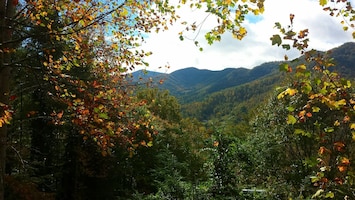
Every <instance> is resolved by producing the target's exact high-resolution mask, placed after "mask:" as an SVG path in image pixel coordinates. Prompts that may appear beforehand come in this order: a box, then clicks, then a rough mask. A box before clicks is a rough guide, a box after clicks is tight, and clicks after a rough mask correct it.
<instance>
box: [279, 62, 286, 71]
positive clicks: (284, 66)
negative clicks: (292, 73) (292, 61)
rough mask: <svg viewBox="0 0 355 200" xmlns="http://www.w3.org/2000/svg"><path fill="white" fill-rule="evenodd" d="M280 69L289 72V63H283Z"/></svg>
mask: <svg viewBox="0 0 355 200" xmlns="http://www.w3.org/2000/svg"><path fill="white" fill-rule="evenodd" d="M279 69H280V71H282V72H287V71H288V64H287V63H281V64H280V67H279Z"/></svg>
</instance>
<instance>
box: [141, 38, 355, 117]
mask: <svg viewBox="0 0 355 200" xmlns="http://www.w3.org/2000/svg"><path fill="white" fill-rule="evenodd" d="M329 52H330V55H329V57H332V58H334V61H335V64H336V67H335V68H333V70H336V71H338V72H339V73H340V75H342V76H344V77H346V78H352V79H353V78H354V77H355V43H353V42H349V43H345V44H343V45H341V46H339V47H337V48H334V49H331V50H329ZM319 53H320V54H323V53H324V52H319ZM302 59H304V58H303V57H300V58H298V59H295V61H294V62H292V65H293V66H296V65H297V60H302ZM282 62H284V61H279V62H267V63H263V64H261V65H259V66H256V67H254V68H252V69H245V68H236V69H235V68H227V69H224V70H221V71H210V70H200V69H197V68H194V67H189V68H185V69H181V70H177V71H175V72H172V73H171V74H164V73H157V72H150V71H147V73H145V75H144V76H145V78H148V77H149V78H152V79H153V80H157V81H156V82H160V80H164V83H163V84H157V86H158V87H160V88H162V89H167V90H169V92H170V94H171V95H173V96H175V97H176V98H177V99H178V100H179V102H180V103H181V104H182V111H183V114H184V115H185V116H189V117H196V118H198V119H200V120H209V119H211V118H213V117H217V118H221V117H229V118H231V117H232V118H233V119H234V120H235V121H239V120H241V118H243V117H245V116H246V115H248V113H249V111H250V110H252V109H253V108H255V107H256V106H257V105H259V104H260V102H262V101H264V100H265V99H266V98H267V95H268V94H270V92H272V91H273V88H274V87H276V86H277V85H279V84H280V81H281V80H282V74H281V73H280V72H279V64H280V63H282ZM140 73H141V72H140ZM136 75H137V74H136ZM141 75H142V74H141ZM134 76H135V74H134Z"/></svg>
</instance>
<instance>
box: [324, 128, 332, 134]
mask: <svg viewBox="0 0 355 200" xmlns="http://www.w3.org/2000/svg"><path fill="white" fill-rule="evenodd" d="M324 131H325V132H326V133H331V132H334V128H333V127H326V128H324Z"/></svg>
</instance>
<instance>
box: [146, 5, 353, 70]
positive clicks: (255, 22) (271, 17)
mask: <svg viewBox="0 0 355 200" xmlns="http://www.w3.org/2000/svg"><path fill="white" fill-rule="evenodd" d="M175 1H177V0H175ZM351 1H352V2H353V4H352V5H355V0H351ZM171 2H174V1H171ZM291 13H292V14H295V19H294V27H295V30H301V29H305V28H308V29H309V32H310V33H309V36H310V43H309V44H310V48H314V49H318V50H328V49H331V48H334V47H337V46H339V45H341V44H343V43H345V42H349V41H354V40H353V39H352V36H351V32H352V31H354V30H352V29H350V30H349V31H347V32H344V31H343V29H342V26H341V25H340V23H339V22H340V21H341V19H339V18H333V17H330V16H329V14H328V13H326V12H324V11H323V10H322V7H320V6H319V0H266V1H265V12H264V14H263V15H262V16H260V17H259V16H258V17H253V16H250V17H248V18H247V19H248V20H247V21H246V22H245V24H244V25H245V27H246V28H247V30H248V35H247V36H246V38H244V39H243V40H242V41H239V40H237V39H235V38H233V37H232V36H231V34H229V33H226V34H224V35H223V36H222V41H221V42H218V43H215V44H213V45H211V46H210V45H208V44H207V43H206V42H205V41H204V33H206V31H207V30H209V29H210V28H211V27H213V26H214V25H215V24H216V23H215V22H216V19H215V18H213V17H209V18H208V20H207V21H206V22H205V23H204V26H203V27H202V29H201V32H200V33H199V34H198V35H197V39H198V40H199V41H200V44H201V46H202V47H203V48H204V51H202V52H200V51H199V50H198V48H196V47H195V45H194V42H193V41H191V40H188V39H187V40H184V41H180V40H179V38H178V33H179V32H180V31H181V30H182V29H183V27H182V26H179V24H176V25H174V26H172V27H171V28H170V29H169V30H168V31H165V32H160V33H158V34H155V33H152V34H150V35H149V37H148V38H147V41H146V43H144V44H143V48H144V49H145V50H150V51H152V52H153V55H152V56H150V57H148V58H147V60H146V61H148V62H149V63H150V67H149V68H147V69H148V70H153V71H161V72H167V73H170V72H172V71H175V70H178V69H181V68H186V67H196V68H199V69H209V70H222V69H225V68H239V67H244V68H253V67H255V66H257V65H260V64H262V63H264V62H269V61H275V60H282V59H283V57H284V55H285V54H287V55H288V56H289V57H290V58H296V57H298V56H299V54H298V52H296V51H287V52H286V51H284V50H282V49H281V48H278V47H276V46H272V45H271V41H270V39H269V38H270V37H271V36H272V35H273V34H276V33H278V32H277V30H276V29H275V28H274V24H275V22H281V24H284V25H288V23H289V15H290V14H291ZM178 14H179V15H180V16H181V18H182V19H181V20H187V21H190V22H194V21H196V22H201V21H202V20H203V19H204V18H205V17H206V13H205V12H204V11H203V10H191V9H190V8H189V7H188V6H187V7H182V8H181V9H180V10H179V11H178ZM185 36H186V37H187V38H194V37H195V36H196V33H190V34H187V35H185ZM165 65H169V66H170V69H169V70H166V69H164V68H163V69H162V70H159V67H161V66H165Z"/></svg>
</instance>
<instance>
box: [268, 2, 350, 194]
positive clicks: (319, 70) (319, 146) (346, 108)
mask: <svg viewBox="0 0 355 200" xmlns="http://www.w3.org/2000/svg"><path fill="white" fill-rule="evenodd" d="M347 5H350V4H347ZM347 9H348V8H347ZM347 11H349V10H346V11H345V12H347ZM293 19H294V16H293V15H290V21H291V25H290V26H289V27H291V28H290V29H289V30H287V29H286V28H283V27H282V26H281V25H280V24H276V26H277V28H278V29H279V30H280V32H281V34H283V35H284V37H283V38H284V40H291V41H293V47H294V48H297V49H298V50H299V51H300V52H301V54H302V55H303V56H304V57H303V60H301V61H299V62H293V63H294V64H295V66H294V67H293V66H292V64H293V63H292V62H291V63H284V64H281V65H280V69H281V70H282V71H284V72H286V73H292V76H290V80H289V81H288V85H286V86H285V88H283V89H282V90H281V92H280V93H279V94H278V95H277V98H278V99H279V100H280V101H281V102H282V104H284V105H285V109H286V110H287V111H288V112H287V116H284V117H285V118H286V124H287V127H288V130H289V133H288V135H289V136H291V137H292V135H293V136H294V137H297V138H300V139H299V140H300V141H301V142H307V141H308V142H307V143H308V144H310V145H304V144H303V145H302V146H300V148H299V149H297V152H296V153H299V152H303V154H302V157H303V163H304V165H305V166H307V167H309V168H311V169H313V170H314V171H316V174H314V175H312V176H311V175H310V174H309V176H310V180H311V182H312V183H313V185H314V186H315V188H316V190H315V191H313V195H312V198H354V191H353V189H352V188H353V183H354V175H353V174H354V172H353V171H352V168H351V167H350V163H351V162H352V161H353V159H354V158H353V156H352V155H353V151H354V132H353V130H354V122H353V118H354V116H353V115H354V110H353V109H354V106H353V105H354V100H353V96H354V95H353V86H352V83H351V81H350V80H347V79H345V78H342V77H341V75H339V74H338V73H337V72H336V69H332V67H334V66H336V63H335V62H334V61H333V59H332V58H328V54H327V52H326V53H319V52H317V51H315V50H306V48H307V47H308V38H307V35H308V30H307V29H306V30H301V31H299V33H298V34H296V32H294V30H293V29H292V25H293ZM275 38H279V39H280V38H281V37H280V36H278V35H274V36H273V37H272V38H271V39H272V40H273V43H274V42H275ZM279 42H280V43H279ZM284 42H285V41H282V40H280V41H278V42H276V43H274V44H278V45H281V44H282V46H283V48H286V49H288V48H289V46H288V45H287V44H285V43H284ZM293 71H294V72H293ZM309 142H310V143H309ZM308 195H309V194H308Z"/></svg>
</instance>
